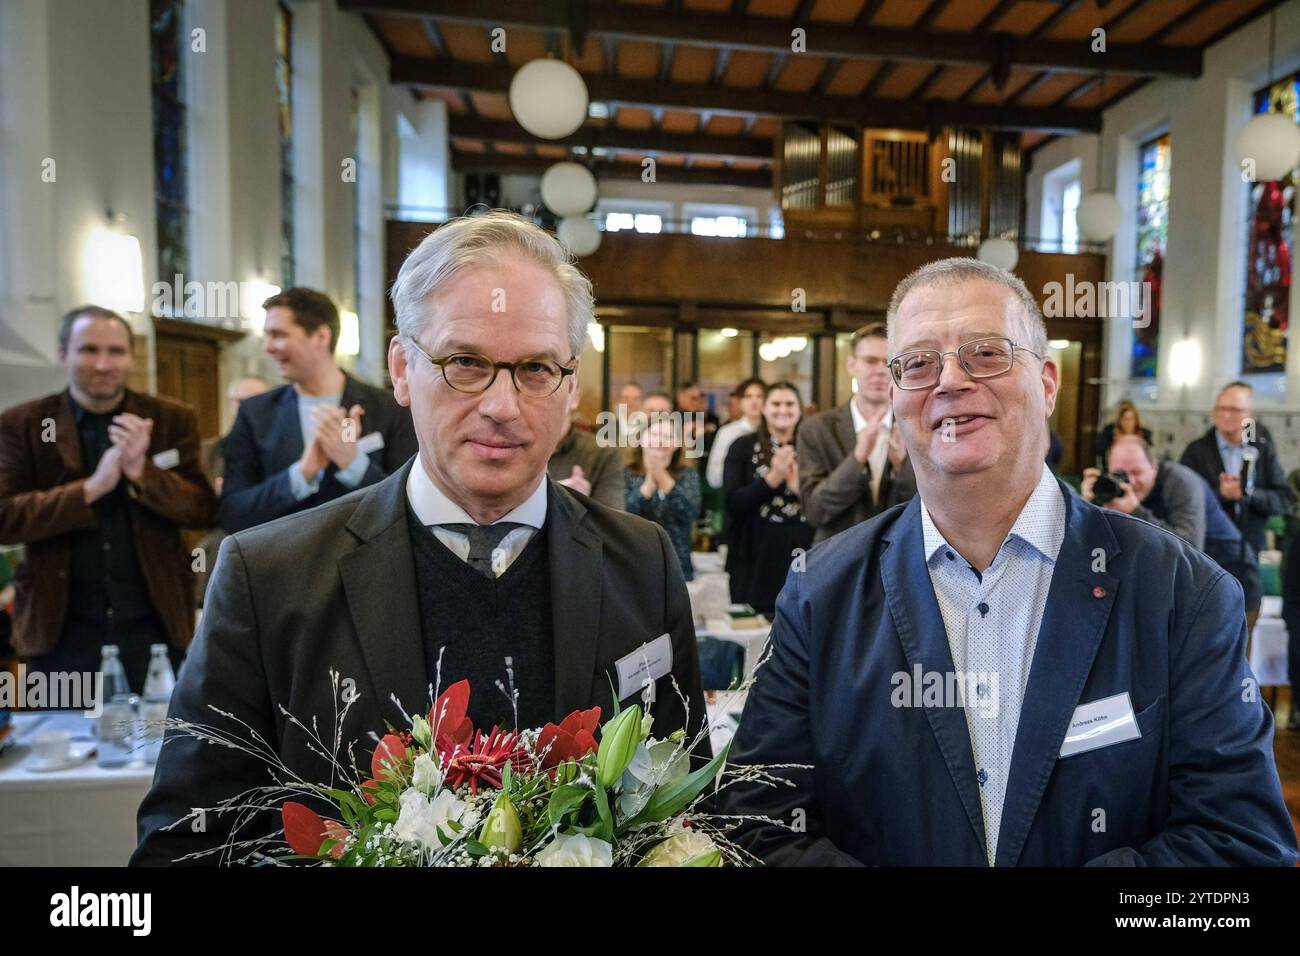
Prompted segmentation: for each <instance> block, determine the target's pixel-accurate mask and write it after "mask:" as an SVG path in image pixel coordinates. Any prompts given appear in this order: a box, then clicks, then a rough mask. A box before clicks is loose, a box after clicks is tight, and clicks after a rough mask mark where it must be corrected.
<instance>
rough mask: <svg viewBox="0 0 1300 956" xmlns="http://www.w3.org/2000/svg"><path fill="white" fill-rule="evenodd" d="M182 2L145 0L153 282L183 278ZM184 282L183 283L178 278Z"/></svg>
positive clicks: (186, 214) (186, 237)
mask: <svg viewBox="0 0 1300 956" xmlns="http://www.w3.org/2000/svg"><path fill="white" fill-rule="evenodd" d="M184 21H185V4H184V0H150V3H149V46H150V57H149V60H150V73H151V81H152V87H153V166H154V215H155V218H156V220H157V230H158V278H159V280H160V281H163V282H169V283H170V282H171V281H172V277H173V276H176V275H178V274H179V275H182V276H185V277H186V279H188V272H189V256H190V208H189V183H188V178H187V176H186V160H187V154H186V145H187V143H186V123H187V119H188V117H187V108H186V102H185V100H186V97H185V83H184V73H183V65H184V60H185V22H184ZM182 281H184V280H182Z"/></svg>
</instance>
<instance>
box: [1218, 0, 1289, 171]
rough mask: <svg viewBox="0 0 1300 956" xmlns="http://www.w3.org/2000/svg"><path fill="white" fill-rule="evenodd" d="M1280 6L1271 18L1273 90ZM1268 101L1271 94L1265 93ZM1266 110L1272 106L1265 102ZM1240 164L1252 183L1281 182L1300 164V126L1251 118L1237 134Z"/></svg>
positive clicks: (1277, 116)
mask: <svg viewBox="0 0 1300 956" xmlns="http://www.w3.org/2000/svg"><path fill="white" fill-rule="evenodd" d="M1276 21H1277V7H1274V8H1273V9H1272V10H1271V11H1270V12H1269V15H1268V86H1267V87H1265V90H1266V91H1268V90H1271V89H1272V87H1273V81H1274V79H1275V77H1274V76H1273V45H1274V29H1275V27H1276V25H1277V23H1276ZM1264 95H1265V98H1266V100H1267V98H1268V93H1267V92H1265V94H1264ZM1264 107H1265V110H1271V108H1272V103H1271V102H1265V104H1264ZM1233 151H1234V152H1235V153H1236V154H1237V164H1238V166H1240V167H1241V168H1242V169H1243V170H1245V171H1247V172H1248V173H1249V174H1250V176H1249V178H1250V179H1251V180H1252V181H1253V182H1257V183H1258V182H1269V181H1270V180H1276V179H1282V178H1283V177H1284V176H1286V174H1287V173H1289V172H1290V171H1291V170H1292V169H1294V168H1295V167H1296V166H1297V165H1300V124H1297V123H1295V122H1293V121H1292V120H1291V117H1289V116H1287V115H1286V114H1285V113H1273V112H1264V113H1256V114H1255V115H1254V116H1252V117H1251V118H1250V119H1249V120H1248V121H1247V122H1246V125H1244V126H1243V127H1242V128H1241V129H1240V130H1239V131H1238V133H1237V139H1236V141H1235V143H1234V144H1233Z"/></svg>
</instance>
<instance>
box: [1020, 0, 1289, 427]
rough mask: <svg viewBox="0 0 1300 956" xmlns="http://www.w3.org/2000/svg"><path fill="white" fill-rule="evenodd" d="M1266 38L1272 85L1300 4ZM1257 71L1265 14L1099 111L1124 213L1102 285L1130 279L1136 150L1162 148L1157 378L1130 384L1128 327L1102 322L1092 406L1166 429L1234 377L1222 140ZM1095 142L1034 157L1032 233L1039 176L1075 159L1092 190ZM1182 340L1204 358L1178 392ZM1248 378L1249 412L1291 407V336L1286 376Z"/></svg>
mask: <svg viewBox="0 0 1300 956" xmlns="http://www.w3.org/2000/svg"><path fill="white" fill-rule="evenodd" d="M1276 32H1277V55H1276V64H1275V67H1274V74H1275V76H1274V78H1276V77H1277V76H1281V75H1285V74H1289V73H1292V72H1294V71H1295V70H1296V69H1298V68H1300V0H1290V2H1289V3H1286V4H1284V5H1283V6H1281V7H1279V8H1277V30H1276ZM1267 65H1268V17H1267V16H1265V17H1261V18H1258V19H1256V20H1255V21H1253V22H1252V23H1250V24H1248V25H1247V26H1245V27H1243V28H1242V29H1241V30H1238V31H1237V32H1235V33H1233V34H1232V35H1231V36H1228V37H1226V38H1224V39H1223V40H1221V41H1220V42H1219V43H1216V44H1215V45H1214V46H1212V47H1209V48H1207V49H1206V51H1205V57H1204V72H1203V73H1202V75H1201V76H1200V77H1199V78H1197V79H1194V80H1163V81H1159V82H1155V83H1151V84H1148V85H1147V86H1145V87H1144V88H1142V89H1141V90H1139V91H1138V92H1136V93H1135V94H1133V95H1132V96H1130V97H1127V98H1126V99H1124V100H1122V101H1121V102H1119V103H1118V104H1116V105H1115V106H1114V107H1112V108H1111V109H1109V110H1107V111H1106V113H1105V117H1104V124H1103V132H1102V137H1101V139H1102V177H1101V186H1102V188H1105V189H1108V190H1114V191H1115V193H1116V195H1117V196H1118V198H1119V200H1120V203H1121V205H1122V207H1123V208H1124V211H1125V215H1124V220H1123V225H1122V226H1121V228H1120V231H1119V233H1118V234H1117V235H1116V236H1115V238H1114V239H1113V240H1112V242H1111V244H1110V250H1109V254H1108V273H1109V275H1108V277H1109V278H1110V279H1111V280H1112V281H1129V280H1131V279H1133V278H1134V270H1135V267H1136V261H1135V260H1136V211H1135V210H1136V205H1137V179H1138V148H1139V146H1140V144H1141V143H1142V142H1144V141H1145V140H1146V139H1148V138H1149V137H1151V136H1153V135H1157V134H1159V133H1161V132H1165V131H1168V132H1169V134H1170V139H1171V144H1172V155H1171V171H1170V203H1169V247H1168V255H1167V257H1166V260H1165V266H1164V277H1163V278H1164V303H1163V312H1162V316H1161V326H1160V356H1159V379H1158V381H1157V385H1156V388H1155V389H1150V388H1149V387H1146V386H1144V385H1143V384H1142V383H1140V382H1138V383H1130V381H1129V380H1128V378H1127V375H1128V368H1129V362H1130V358H1129V356H1130V354H1131V350H1132V329H1131V328H1130V327H1128V325H1127V323H1126V322H1122V321H1119V322H1115V321H1107V322H1106V346H1105V349H1106V352H1105V355H1106V365H1105V367H1106V373H1105V374H1106V375H1107V377H1108V379H1109V381H1108V384H1107V387H1106V389H1105V391H1104V397H1103V402H1104V404H1105V405H1106V406H1108V407H1109V406H1112V405H1113V404H1114V403H1115V402H1117V401H1118V400H1119V399H1120V398H1124V397H1131V398H1132V399H1133V400H1134V401H1137V402H1139V403H1141V404H1143V405H1144V406H1147V407H1150V408H1152V410H1153V411H1156V410H1159V413H1168V414H1159V420H1162V421H1163V420H1166V419H1167V420H1168V421H1170V422H1177V421H1178V420H1179V419H1178V415H1179V413H1182V419H1183V420H1184V421H1188V420H1190V419H1189V418H1188V414H1189V413H1194V415H1199V414H1200V413H1202V412H1205V411H1207V410H1208V409H1209V408H1210V406H1211V405H1212V403H1213V399H1214V393H1215V391H1216V390H1217V388H1218V387H1219V386H1220V385H1222V384H1223V383H1224V382H1227V381H1229V380H1231V379H1233V378H1236V377H1238V375H1239V374H1240V371H1241V360H1240V354H1241V335H1242V293H1243V290H1244V275H1243V268H1244V260H1245V235H1244V230H1245V227H1246V206H1245V200H1244V194H1245V187H1244V186H1243V184H1242V180H1241V170H1240V168H1239V167H1238V166H1237V162H1236V158H1235V156H1234V154H1233V140H1234V138H1235V136H1236V133H1237V131H1238V130H1239V129H1240V128H1241V126H1242V125H1243V124H1244V123H1245V122H1246V120H1247V119H1248V118H1249V117H1250V115H1251V98H1252V95H1253V92H1254V91H1255V90H1257V89H1259V88H1260V87H1262V86H1264V85H1265V83H1266V82H1267V81H1268V77H1267V76H1266V73H1267ZM1095 142H1096V138H1095V137H1094V136H1091V135H1089V136H1076V137H1071V138H1068V139H1062V140H1057V141H1055V142H1052V143H1050V144H1048V145H1047V146H1045V147H1043V148H1042V149H1039V150H1037V151H1036V152H1035V153H1034V157H1033V167H1032V169H1031V171H1030V173H1029V177H1028V183H1027V188H1026V200H1027V210H1026V215H1027V221H1028V223H1029V224H1030V226H1029V228H1030V230H1031V232H1032V231H1035V225H1036V224H1037V223H1038V222H1039V217H1040V216H1041V208H1042V201H1043V196H1042V181H1043V177H1044V176H1045V175H1046V174H1048V173H1049V172H1050V171H1051V170H1053V169H1054V168H1057V167H1058V166H1060V165H1061V164H1062V163H1064V162H1067V161H1069V160H1071V159H1076V158H1077V159H1080V160H1081V171H1082V174H1083V189H1084V193H1085V195H1086V194H1087V192H1088V191H1089V190H1090V189H1092V188H1093V185H1094V182H1093V181H1094V179H1095V170H1096V153H1095V152H1094V144H1095ZM1291 293H1292V298H1291V314H1292V315H1293V316H1295V315H1300V282H1296V283H1293V286H1292V290H1291ZM1184 338H1192V339H1195V340H1196V341H1197V342H1198V343H1199V344H1200V347H1201V354H1202V356H1203V363H1202V371H1201V375H1200V377H1199V379H1198V381H1197V382H1196V383H1195V384H1194V385H1193V386H1191V387H1189V388H1185V389H1184V388H1180V387H1178V386H1177V385H1176V384H1175V383H1174V382H1173V381H1172V380H1171V379H1170V376H1169V371H1170V362H1169V349H1170V347H1171V346H1172V345H1173V344H1174V343H1175V342H1177V341H1179V340H1180V339H1184ZM1257 378H1258V380H1257V381H1255V382H1254V383H1253V384H1254V385H1255V387H1256V405H1257V406H1258V407H1260V408H1261V409H1271V410H1273V411H1274V412H1276V411H1280V410H1283V409H1296V408H1300V341H1297V340H1296V337H1295V336H1294V335H1293V336H1292V341H1291V342H1290V343H1289V356H1288V368H1287V373H1286V375H1285V376H1258V377H1257ZM1152 392H1155V393H1156V394H1155V397H1153V396H1152V394H1151V393H1152ZM1288 394H1289V396H1290V397H1289V398H1288V397H1287V396H1288ZM1169 416H1173V417H1169ZM1196 420H1197V422H1198V423H1199V418H1197V419H1196ZM1270 425H1271V423H1270Z"/></svg>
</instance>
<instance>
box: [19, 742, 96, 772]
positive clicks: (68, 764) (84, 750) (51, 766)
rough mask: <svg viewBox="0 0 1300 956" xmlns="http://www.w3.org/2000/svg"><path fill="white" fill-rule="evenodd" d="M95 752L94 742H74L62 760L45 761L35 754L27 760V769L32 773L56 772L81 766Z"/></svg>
mask: <svg viewBox="0 0 1300 956" xmlns="http://www.w3.org/2000/svg"><path fill="white" fill-rule="evenodd" d="M94 754H95V745H94V744H93V743H83V744H73V745H72V747H71V748H70V749H69V751H68V753H67V756H65V757H64V758H63V759H62V760H60V761H57V762H54V763H45V762H43V761H40V760H37V759H36V758H35V756H33V757H32V759H31V760H29V761H28V762H27V767H26V769H27V770H28V771H30V772H31V773H55V772H57V771H59V770H71V769H72V768H73V767H79V766H81V765H82V764H83V763H85V762H86V761H87V760H89V759H90V758H91V757H92V756H94Z"/></svg>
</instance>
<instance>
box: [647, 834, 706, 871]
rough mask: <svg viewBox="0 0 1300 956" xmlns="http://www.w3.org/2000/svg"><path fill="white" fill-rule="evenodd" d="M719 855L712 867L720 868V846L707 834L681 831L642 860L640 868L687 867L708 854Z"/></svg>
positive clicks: (655, 847) (657, 846) (658, 845)
mask: <svg viewBox="0 0 1300 956" xmlns="http://www.w3.org/2000/svg"><path fill="white" fill-rule="evenodd" d="M715 853H716V854H717V862H712V858H710V862H709V863H708V865H710V866H720V865H721V863H722V854H721V852H720V851H719V850H718V845H717V844H716V843H714V842H713V841H712V840H711V839H709V837H708V836H707V835H706V834H703V833H700V832H699V831H698V830H679V831H678V832H677V833H675V834H674V835H673V836H670V837H669V838H668V839H667V840H664V842H663V843H658V844H656V845H655V846H654V848H653V849H651V851H650V852H649V853H647V854H646V855H645V856H644V857H643V858H642V860H641V862H640V863H639V864H637V865H638V866H685V865H686V864H687V863H688V862H689V861H691V860H694V859H696V858H698V857H702V856H705V855H706V854H715Z"/></svg>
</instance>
